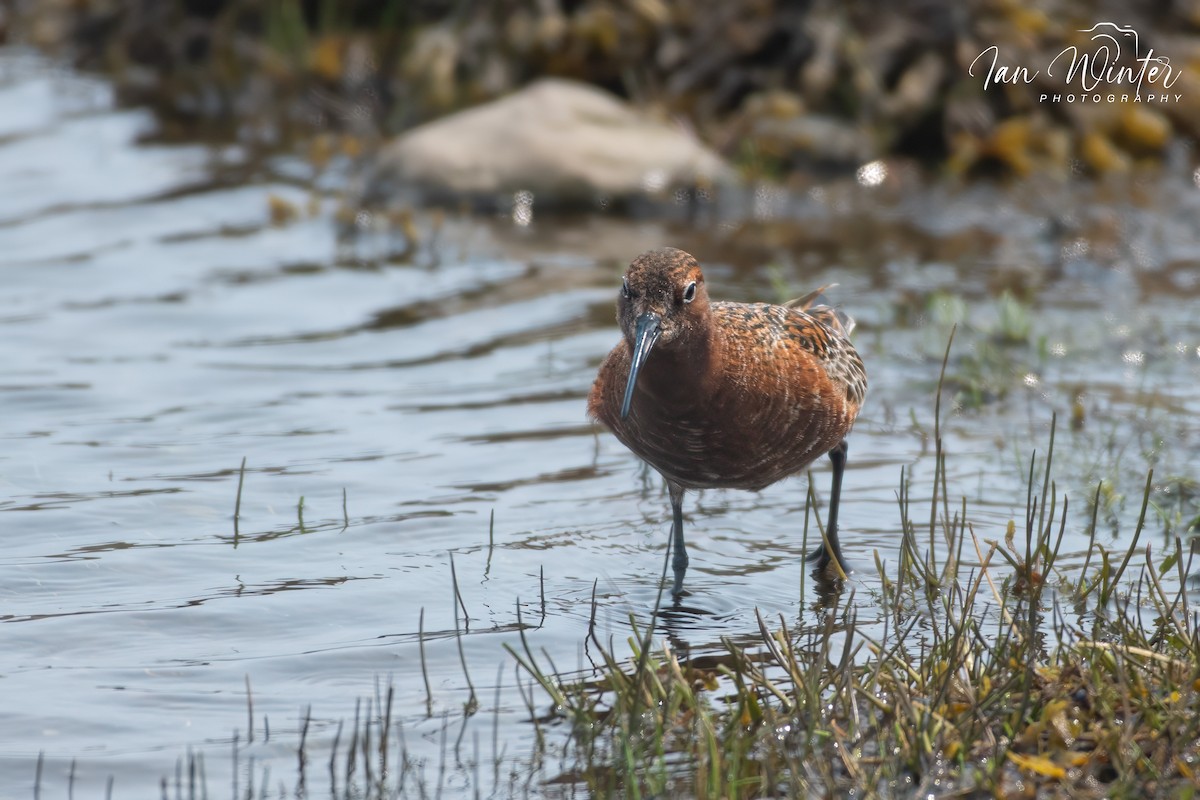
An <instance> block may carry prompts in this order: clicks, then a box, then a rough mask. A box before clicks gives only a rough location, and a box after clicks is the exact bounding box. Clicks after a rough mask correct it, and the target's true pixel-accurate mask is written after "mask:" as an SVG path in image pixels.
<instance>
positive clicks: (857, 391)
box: [588, 248, 867, 595]
mask: <svg viewBox="0 0 1200 800" xmlns="http://www.w3.org/2000/svg"><path fill="white" fill-rule="evenodd" d="M805 300H806V301H807V302H808V303H811V301H812V296H810V297H809V298H806V299H805ZM617 320H618V322H619V323H620V326H621V332H622V334H624V340H623V341H622V342H621V343H620V344H618V345H617V346H616V347H615V348H614V349H613V350H612V352H611V353H609V354H608V357H607V358H606V359H605V361H604V363H603V364H602V365H601V367H600V373H599V375H597V377H596V382H595V384H594V385H593V386H592V391H591V395H590V396H589V398H588V412H589V414H590V415H591V416H592V417H594V418H595V419H597V420H599V421H600V422H602V423H603V424H604V425H606V426H607V427H608V428H609V429H610V430H612V432H613V434H615V435H616V437H617V438H618V439H619V440H621V442H622V443H623V444H624V445H625V446H626V447H628V448H629V449H630V450H632V451H633V452H634V453H635V454H636V455H638V456H640V457H641V458H642V459H643V460H645V461H646V462H648V463H649V464H650V465H651V466H653V467H654V468H655V469H657V470H658V471H659V472H660V473H662V476H663V477H664V478H665V479H666V482H667V488H668V490H669V492H670V495H671V510H672V512H673V515H674V526H673V528H672V542H673V548H674V560H673V561H672V565H673V567H674V572H675V594H676V595H678V594H679V593H680V592H681V590H682V585H683V577H684V573H685V571H686V569H687V563H688V557H687V552H686V549H685V547H684V543H683V510H682V504H683V493H684V490H686V489H707V488H733V489H753V490H758V489H762V488H764V487H766V486H768V485H770V484H772V483H775V482H776V481H779V480H782V479H783V478H786V477H788V476H789V475H794V474H796V473H798V472H801V471H802V470H804V469H805V468H806V467H807V466H809V464H811V463H812V462H813V461H815V460H816V459H818V458H820V457H821V456H822V455H824V454H826V453H828V454H829V457H830V460H831V461H832V462H833V486H832V491H831V493H830V499H829V517H828V524H827V526H826V529H827V537H826V538H827V540H828V547H825V546H822V547H821V548H819V549H818V550H817V551H816V552H815V554H814V556H813V558H815V559H816V561H817V563H818V566H819V568H820V569H822V570H824V568H825V567H827V566H828V565H829V564H830V562H831V561H832V560H834V559H836V560H837V562H838V564H839V566H840V562H841V560H842V559H841V551H840V548H839V546H838V538H837V517H838V503H839V500H840V495H841V483H842V472H843V470H844V468H845V463H846V442H845V436H846V434H848V433H849V432H850V427H851V426H852V425H853V424H854V419H855V417H857V416H858V411H859V408H860V407H861V406H862V402H863V397H864V395H865V393H866V388H867V378H866V372H865V371H864V369H863V363H862V360H861V359H860V358H859V357H858V353H857V352H855V350H854V347H853V345H851V344H850V340H849V338H848V335H849V333H850V330H851V329H852V328H853V322H852V321H851V320H850V319H849V317H846V316H845V315H844V314H841V313H840V312H838V311H835V310H834V309H832V308H829V307H827V306H819V305H818V306H812V305H809V307H807V308H805V309H804V310H801V309H797V308H788V307H785V306H777V305H768V304H766V303H755V304H746V303H728V302H716V301H714V302H710V301H709V299H708V292H707V290H706V289H705V287H704V275H703V274H702V273H701V271H700V266H699V265H698V264H697V263H696V260H695V259H694V258H693V257H692V256H690V255H688V254H687V253H685V252H683V251H682V250H674V249H671V248H666V249H662V250H653V251H651V252H648V253H643V254H642V255H640V256H638V257H637V258H636V259H634V261H633V263H632V264H630V265H629V269H628V270H627V271H626V273H625V279H624V281H623V282H622V284H621V294H620V297H619V298H618V300H617Z"/></svg>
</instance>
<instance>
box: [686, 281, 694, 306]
mask: <svg viewBox="0 0 1200 800" xmlns="http://www.w3.org/2000/svg"><path fill="white" fill-rule="evenodd" d="M695 299H696V282H695V281H692V282H691V283H689V284H688V285H687V288H686V289H684V290H683V302H685V303H690V302H692V301H693V300H695Z"/></svg>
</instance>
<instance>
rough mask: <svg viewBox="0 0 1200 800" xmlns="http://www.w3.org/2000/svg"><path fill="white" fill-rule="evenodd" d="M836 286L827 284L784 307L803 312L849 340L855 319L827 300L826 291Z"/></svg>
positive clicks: (789, 301)
mask: <svg viewBox="0 0 1200 800" xmlns="http://www.w3.org/2000/svg"><path fill="white" fill-rule="evenodd" d="M835 286H837V284H836V283H830V284H826V285H825V286H822V287H821V288H819V289H814V290H813V291H811V292H809V293H808V294H806V295H804V296H803V297H797V298H796V299H795V300H788V301H787V302H786V303H784V305H785V306H787V307H788V308H795V309H797V310H799V311H803V312H804V313H805V314H808V315H809V316H810V317H812V318H813V319H815V320H817V321H818V322H820V323H821V324H823V325H825V326H826V327H828V328H831V329H833V330H835V331H837V332H838V333H840V334H841V335H842V336H844V337H846V338H847V339H849V338H850V334H851V333H853V332H854V325H855V322H854V318H853V317H851V316H850V315H849V314H847V313H846V312H845V311H842V310H841V309H840V308H834V307H833V306H831V305H829V301H828V300H826V299H825V294H824V293H825V290H826V289H832V288H833V287H835Z"/></svg>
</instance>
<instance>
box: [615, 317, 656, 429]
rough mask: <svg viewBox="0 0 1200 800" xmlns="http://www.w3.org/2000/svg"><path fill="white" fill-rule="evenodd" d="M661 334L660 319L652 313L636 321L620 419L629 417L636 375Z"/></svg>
mask: <svg viewBox="0 0 1200 800" xmlns="http://www.w3.org/2000/svg"><path fill="white" fill-rule="evenodd" d="M660 333H662V317H660V316H659V315H658V314H655V313H654V312H652V311H647V312H646V313H645V314H642V315H641V316H640V317H638V319H637V329H636V330H635V332H634V335H633V361H632V362H631V363H630V365H629V380H628V381H626V382H625V399H624V400H623V401H621V419H625V418H626V417H628V416H629V406H630V405H631V404H632V403H633V387H634V386H635V385H636V384H637V379H638V373H639V372H641V369H642V365H643V364H645V363H646V357H647V356H649V355H650V348H652V347H654V343H655V342H657V341H658V335H659V334H660Z"/></svg>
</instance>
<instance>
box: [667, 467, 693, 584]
mask: <svg viewBox="0 0 1200 800" xmlns="http://www.w3.org/2000/svg"><path fill="white" fill-rule="evenodd" d="M667 491H668V492H670V494H671V515H672V517H673V518H674V522H673V524H672V525H671V552H672V553H673V555H672V557H671V568H672V569H673V570H674V571H675V589H674V594H675V595H676V596H678V595H679V594H681V593H682V592H683V577H684V575H686V574H687V566H688V554H687V548H686V547H684V544H683V487H682V486H676V485H675V484H673V483H671V482H669V481H668V482H667Z"/></svg>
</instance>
